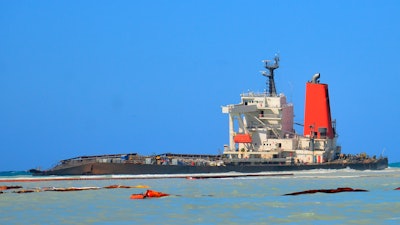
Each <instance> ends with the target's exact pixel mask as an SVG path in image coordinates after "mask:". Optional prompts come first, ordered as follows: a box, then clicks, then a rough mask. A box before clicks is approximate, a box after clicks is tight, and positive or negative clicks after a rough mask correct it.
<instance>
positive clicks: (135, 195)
mask: <svg viewBox="0 0 400 225" xmlns="http://www.w3.org/2000/svg"><path fill="white" fill-rule="evenodd" d="M144 198H146V196H145V195H144V194H132V195H131V197H130V199H144Z"/></svg>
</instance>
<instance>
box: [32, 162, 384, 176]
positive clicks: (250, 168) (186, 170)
mask: <svg viewBox="0 0 400 225" xmlns="http://www.w3.org/2000/svg"><path fill="white" fill-rule="evenodd" d="M387 167H388V160H387V158H382V159H377V160H375V161H372V162H349V163H339V162H335V163H319V164H302V165H288V164H284V165H279V164H269V165H225V166H188V165H185V166H182V165H156V164H133V163H88V164H82V165H77V166H73V167H68V168H63V169H53V170H47V171H36V172H34V175H111V174H130V175H144V174H199V173H210V174H211V173H227V172H239V173H258V172H274V171H279V172H284V171H300V170H312V169H345V168H350V169H355V170H382V169H385V168H387Z"/></svg>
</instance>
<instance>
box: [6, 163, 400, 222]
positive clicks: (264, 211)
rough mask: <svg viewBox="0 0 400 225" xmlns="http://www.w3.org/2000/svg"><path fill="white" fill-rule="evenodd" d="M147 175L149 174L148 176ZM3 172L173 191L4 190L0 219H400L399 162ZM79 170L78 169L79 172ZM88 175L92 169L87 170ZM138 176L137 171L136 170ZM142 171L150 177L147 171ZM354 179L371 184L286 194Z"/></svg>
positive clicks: (11, 178) (61, 183)
mask: <svg viewBox="0 0 400 225" xmlns="http://www.w3.org/2000/svg"><path fill="white" fill-rule="evenodd" d="M144 177H145V176H144ZM23 178H32V177H31V176H30V175H27V174H18V175H15V174H14V175H10V174H6V173H3V174H2V176H0V186H4V185H8V186H15V185H21V186H23V187H24V189H34V188H43V187H105V186H108V185H114V184H119V185H129V186H133V185H148V186H150V189H152V190H156V191H161V192H165V193H169V194H171V196H168V197H164V198H152V199H140V200H132V199H130V198H129V197H130V195H131V194H133V193H143V192H145V191H146V189H143V188H142V189H140V188H132V189H104V188H101V189H98V190H85V191H76V192H53V191H46V192H33V193H24V194H17V193H13V191H14V190H5V191H3V192H4V193H3V194H0V212H1V214H0V224H2V225H7V224H41V225H42V224H116V225H127V224H174V225H179V224H184V225H187V224H224V225H227V224H400V190H394V189H395V188H398V187H400V168H388V169H386V170H382V171H355V170H349V169H345V170H313V171H298V172H294V173H293V175H291V176H279V175H278V176H267V177H242V178H218V179H198V180H190V179H184V178H171V179H168V178H164V179H126V178H128V177H123V176H121V177H120V178H125V179H116V178H119V177H118V176H114V177H113V178H114V179H107V177H103V178H104V179H102V180H90V179H83V180H44V179H49V178H54V177H42V178H40V179H39V180H36V181H34V182H27V181H24V182H23V181H21V179H23ZM74 178H77V177H74ZM81 178H86V177H81ZM132 178H133V177H132ZM142 178H143V177H142ZM338 187H351V188H358V189H366V190H368V192H342V193H335V194H326V193H315V194H305V195H296V196H284V194H287V193H292V192H299V191H305V190H310V189H336V188H338Z"/></svg>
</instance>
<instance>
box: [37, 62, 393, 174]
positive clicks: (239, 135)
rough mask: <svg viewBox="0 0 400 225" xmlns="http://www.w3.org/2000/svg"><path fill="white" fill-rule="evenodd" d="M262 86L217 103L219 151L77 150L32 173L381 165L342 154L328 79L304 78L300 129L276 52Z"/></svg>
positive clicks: (382, 160)
mask: <svg viewBox="0 0 400 225" xmlns="http://www.w3.org/2000/svg"><path fill="white" fill-rule="evenodd" d="M263 63H264V66H265V69H266V70H265V71H262V75H263V76H264V77H266V85H267V86H266V91H265V92H263V93H256V92H247V93H243V94H241V101H240V103H238V104H230V105H226V106H223V107H222V113H225V114H227V115H228V129H229V130H228V131H229V144H226V145H224V151H223V154H216V155H205V154H174V153H165V154H159V155H149V156H146V155H140V154H138V153H127V154H109V155H94V156H79V157H75V158H71V159H65V160H61V161H60V162H59V163H58V164H57V165H56V166H54V167H53V168H51V169H48V170H38V169H31V170H30V172H31V173H32V174H34V175H110V174H132V175H144V174H166V175H168V174H200V173H206V174H212V173H227V172H239V173H259V172H270V171H297V170H311V169H344V168H350V169H355V170H382V169H385V168H387V167H388V158H387V157H384V156H382V155H381V156H378V157H377V156H372V157H371V156H369V155H367V154H366V153H359V154H355V155H354V154H344V153H342V151H341V146H339V145H338V144H337V139H338V134H337V132H336V121H335V120H333V119H332V118H331V110H330V103H329V92H328V85H327V84H324V83H320V76H321V75H320V74H319V73H317V74H315V75H313V76H312V79H311V80H310V81H308V82H306V91H305V92H306V94H305V107H304V124H301V125H302V126H303V133H302V134H298V133H296V131H295V129H294V124H295V123H294V110H293V104H291V103H288V102H287V100H286V96H285V95H284V94H278V93H277V91H276V87H275V78H274V76H275V74H274V73H275V70H276V69H278V68H279V57H278V56H276V57H275V58H274V60H264V61H263Z"/></svg>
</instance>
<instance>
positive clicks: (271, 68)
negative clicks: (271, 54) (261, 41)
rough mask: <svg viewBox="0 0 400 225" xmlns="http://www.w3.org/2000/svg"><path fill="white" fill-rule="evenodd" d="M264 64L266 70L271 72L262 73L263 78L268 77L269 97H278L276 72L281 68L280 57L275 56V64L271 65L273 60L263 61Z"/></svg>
mask: <svg viewBox="0 0 400 225" xmlns="http://www.w3.org/2000/svg"><path fill="white" fill-rule="evenodd" d="M263 63H265V68H266V69H267V70H268V71H269V73H267V71H262V72H261V73H262V75H263V76H265V77H268V80H267V82H266V83H267V86H268V92H267V94H268V95H269V96H276V87H275V79H274V70H275V69H278V68H279V56H277V55H275V58H274V63H273V64H271V60H263Z"/></svg>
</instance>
